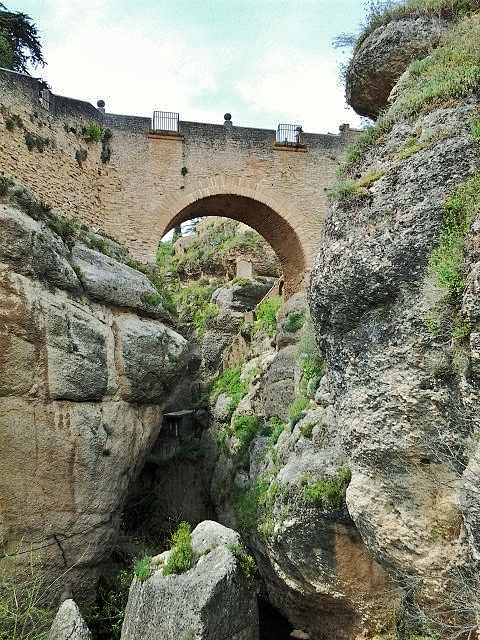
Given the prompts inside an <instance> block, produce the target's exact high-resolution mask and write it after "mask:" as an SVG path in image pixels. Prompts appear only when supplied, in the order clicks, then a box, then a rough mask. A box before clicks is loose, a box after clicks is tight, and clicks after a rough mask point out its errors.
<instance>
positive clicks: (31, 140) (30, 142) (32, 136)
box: [25, 131, 50, 153]
mask: <svg viewBox="0 0 480 640" xmlns="http://www.w3.org/2000/svg"><path fill="white" fill-rule="evenodd" d="M25 144H26V145H27V148H28V150H29V151H33V150H34V149H35V148H36V149H37V151H38V152H39V153H43V151H44V150H45V147H47V146H48V145H49V144H50V140H49V139H48V138H42V136H37V134H36V133H31V132H30V131H27V133H26V134H25Z"/></svg>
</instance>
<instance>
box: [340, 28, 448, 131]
mask: <svg viewBox="0 0 480 640" xmlns="http://www.w3.org/2000/svg"><path fill="white" fill-rule="evenodd" d="M447 27H448V23H446V22H445V21H443V20H440V19H439V18H435V17H431V16H416V17H413V18H409V19H401V20H394V21H392V22H389V23H388V24H386V25H382V26H381V27H378V28H377V29H375V30H374V31H373V32H372V33H371V34H370V35H369V36H367V38H366V39H365V40H364V41H363V42H362V43H361V45H360V46H359V48H358V50H356V51H355V53H354V55H353V58H352V60H351V61H350V64H349V66H348V69H347V73H346V76H345V93H346V98H347V102H348V104H349V105H350V106H351V107H353V109H354V110H355V111H356V112H357V113H358V114H359V115H361V116H367V117H368V118H376V117H377V116H378V114H379V113H380V111H382V109H384V108H385V107H386V106H387V103H388V96H389V94H390V91H391V90H392V88H393V86H394V84H395V82H396V81H397V80H398V78H399V77H400V76H401V75H402V73H403V72H404V71H405V69H406V68H407V66H408V65H409V64H410V62H411V61H412V60H415V59H417V58H423V57H424V56H426V55H427V54H428V53H429V51H430V50H431V49H432V48H434V47H435V46H436V45H437V44H438V42H439V40H440V38H441V36H442V34H443V33H444V32H445V31H446V29H447Z"/></svg>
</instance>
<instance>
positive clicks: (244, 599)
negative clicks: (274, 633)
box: [121, 521, 259, 640]
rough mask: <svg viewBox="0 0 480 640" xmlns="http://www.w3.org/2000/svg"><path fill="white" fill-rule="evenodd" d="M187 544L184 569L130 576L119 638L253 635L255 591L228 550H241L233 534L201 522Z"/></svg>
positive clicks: (250, 638)
mask: <svg viewBox="0 0 480 640" xmlns="http://www.w3.org/2000/svg"><path fill="white" fill-rule="evenodd" d="M191 543H192V550H193V552H194V554H195V556H196V558H197V561H196V564H195V565H194V566H193V567H192V568H191V569H190V570H188V571H187V572H185V573H182V574H180V575H168V576H164V575H163V574H162V570H161V569H160V570H156V571H154V572H153V574H152V575H151V577H150V578H148V579H147V580H145V581H144V582H140V581H139V580H138V579H137V578H134V580H133V583H132V586H131V587H130V593H129V597H128V603H127V608H126V610H125V618H124V622H123V627H122V635H121V638H122V640H178V639H179V638H185V639H187V638H191V639H192V640H201V639H202V638H209V639H210V640H257V639H258V637H259V628H258V608H257V598H256V593H255V590H254V589H253V586H252V584H251V583H250V582H249V580H248V579H247V577H246V575H245V574H244V572H243V571H242V568H241V565H240V563H239V562H238V560H237V558H236V555H235V554H234V551H233V550H234V549H238V552H239V553H243V552H242V551H241V547H240V538H239V536H238V534H237V533H236V532H234V531H232V530H231V529H227V528H226V527H223V526H222V525H220V524H218V523H215V522H209V521H207V522H203V523H200V524H199V525H198V526H197V527H196V529H195V530H194V531H193V532H192V536H191Z"/></svg>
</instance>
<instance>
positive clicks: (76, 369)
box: [38, 298, 109, 402]
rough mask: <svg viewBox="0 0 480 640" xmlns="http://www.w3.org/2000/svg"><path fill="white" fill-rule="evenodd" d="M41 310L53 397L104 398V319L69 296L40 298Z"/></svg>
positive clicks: (50, 389)
mask: <svg viewBox="0 0 480 640" xmlns="http://www.w3.org/2000/svg"><path fill="white" fill-rule="evenodd" d="M38 311H39V313H41V314H42V317H43V320H44V323H45V325H44V326H45V337H46V347H47V368H48V391H49V395H50V397H51V398H52V399H55V400H73V401H76V402H84V401H87V400H101V399H102V397H103V396H104V395H105V393H106V391H107V383H108V368H107V340H108V338H109V335H108V330H107V328H106V327H105V324H104V322H102V321H101V320H100V319H97V318H95V317H93V316H92V313H91V312H89V311H88V310H86V309H82V308H81V307H79V306H78V305H74V304H72V303H71V302H70V301H67V300H57V299H54V298H50V299H47V300H41V301H40V308H39V310H38Z"/></svg>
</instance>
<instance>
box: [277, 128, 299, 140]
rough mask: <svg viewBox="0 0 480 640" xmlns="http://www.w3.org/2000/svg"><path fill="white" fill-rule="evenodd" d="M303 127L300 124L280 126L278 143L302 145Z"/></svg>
mask: <svg viewBox="0 0 480 640" xmlns="http://www.w3.org/2000/svg"><path fill="white" fill-rule="evenodd" d="M301 134H302V127H301V125H299V124H279V125H278V128H277V143H279V144H282V143H283V144H288V145H290V144H300V136H301Z"/></svg>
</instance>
